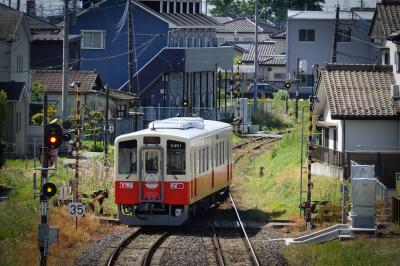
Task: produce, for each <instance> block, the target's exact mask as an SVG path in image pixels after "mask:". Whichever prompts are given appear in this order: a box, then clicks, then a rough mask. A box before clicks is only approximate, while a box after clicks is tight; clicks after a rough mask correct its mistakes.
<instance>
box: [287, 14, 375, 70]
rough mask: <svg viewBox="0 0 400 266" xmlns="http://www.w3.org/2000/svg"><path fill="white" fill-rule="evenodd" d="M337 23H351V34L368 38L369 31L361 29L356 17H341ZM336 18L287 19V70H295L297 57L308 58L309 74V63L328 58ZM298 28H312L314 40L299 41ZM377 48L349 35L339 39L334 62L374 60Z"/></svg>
mask: <svg viewBox="0 0 400 266" xmlns="http://www.w3.org/2000/svg"><path fill="white" fill-rule="evenodd" d="M340 23H342V24H345V25H351V29H352V34H353V37H356V38H357V39H360V40H362V41H366V42H369V41H370V40H369V37H368V32H367V31H365V30H362V29H364V28H365V26H364V28H362V26H363V25H362V23H365V22H364V21H363V22H362V23H361V22H360V21H357V20H355V21H354V23H351V21H346V20H340ZM334 24H335V21H334V20H333V19H332V20H328V19H325V20H315V19H314V20H312V19H288V22H287V39H286V40H287V42H286V43H287V71H288V73H291V75H294V74H295V73H296V65H297V57H299V58H300V59H305V60H307V74H309V75H311V74H312V65H313V64H319V65H320V66H322V65H323V64H324V63H327V62H331V56H332V45H333V35H334V34H333V33H334ZM300 29H314V30H315V42H300V41H299V30H300ZM375 56H376V51H375V49H374V48H373V47H372V46H371V45H366V44H365V43H362V42H360V41H357V40H354V39H352V40H351V41H350V42H338V44H337V62H338V63H352V64H373V63H374V62H375V60H376V58H375Z"/></svg>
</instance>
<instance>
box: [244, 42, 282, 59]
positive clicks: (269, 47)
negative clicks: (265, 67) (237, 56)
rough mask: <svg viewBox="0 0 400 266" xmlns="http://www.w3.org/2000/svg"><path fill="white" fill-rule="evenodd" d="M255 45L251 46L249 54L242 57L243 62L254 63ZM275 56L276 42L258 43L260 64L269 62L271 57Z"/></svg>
mask: <svg viewBox="0 0 400 266" xmlns="http://www.w3.org/2000/svg"><path fill="white" fill-rule="evenodd" d="M254 51H255V44H254V43H252V44H251V45H250V50H249V52H248V53H244V54H243V56H242V62H254ZM274 54H275V42H260V43H258V60H259V61H260V62H262V61H264V60H267V59H268V58H269V57H271V55H274Z"/></svg>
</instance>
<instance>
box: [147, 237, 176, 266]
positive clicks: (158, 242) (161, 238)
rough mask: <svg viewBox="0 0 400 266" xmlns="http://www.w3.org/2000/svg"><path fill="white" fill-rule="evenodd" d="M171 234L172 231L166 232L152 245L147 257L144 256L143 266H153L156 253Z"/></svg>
mask: <svg viewBox="0 0 400 266" xmlns="http://www.w3.org/2000/svg"><path fill="white" fill-rule="evenodd" d="M170 234H171V232H170V231H166V232H164V233H163V234H161V235H160V236H159V237H158V238H157V240H156V241H155V242H154V243H153V244H152V245H151V247H150V248H149V250H148V251H147V252H146V255H145V256H144V259H143V261H142V265H143V266H150V265H151V259H152V258H153V255H154V253H155V252H156V250H157V248H158V247H159V246H160V245H161V244H162V243H163V242H164V240H165V239H166V238H167V237H168V236H169V235H170Z"/></svg>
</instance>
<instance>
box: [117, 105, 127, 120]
mask: <svg viewBox="0 0 400 266" xmlns="http://www.w3.org/2000/svg"><path fill="white" fill-rule="evenodd" d="M117 112H118V114H117V116H118V117H125V116H126V105H118V107H117Z"/></svg>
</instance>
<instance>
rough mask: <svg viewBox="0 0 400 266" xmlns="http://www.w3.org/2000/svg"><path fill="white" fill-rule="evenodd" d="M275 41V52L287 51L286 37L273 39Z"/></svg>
mask: <svg viewBox="0 0 400 266" xmlns="http://www.w3.org/2000/svg"><path fill="white" fill-rule="evenodd" d="M272 40H273V41H274V42H275V54H277V55H280V54H284V53H286V39H272Z"/></svg>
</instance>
